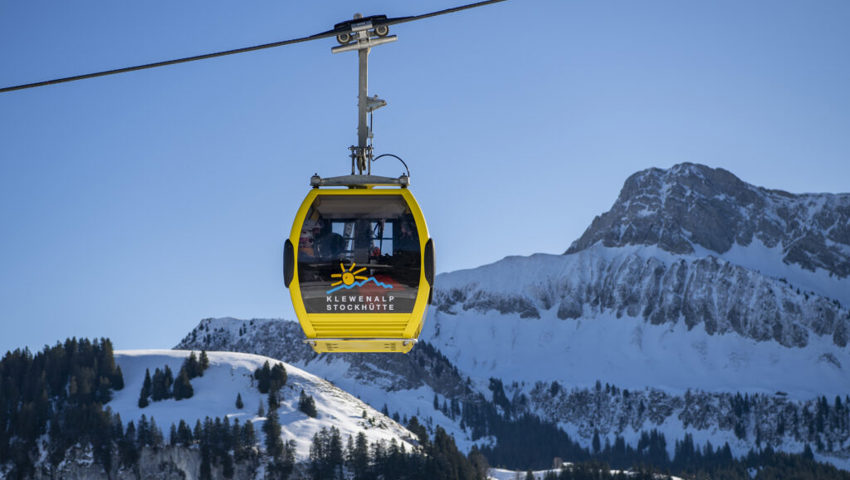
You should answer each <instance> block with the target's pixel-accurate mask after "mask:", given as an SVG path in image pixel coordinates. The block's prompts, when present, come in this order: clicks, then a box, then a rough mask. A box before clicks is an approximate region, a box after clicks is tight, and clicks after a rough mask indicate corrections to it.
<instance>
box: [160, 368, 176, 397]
mask: <svg viewBox="0 0 850 480" xmlns="http://www.w3.org/2000/svg"><path fill="white" fill-rule="evenodd" d="M162 373H163V379H162V380H163V384H164V386H165V391H164V393H163V395H164V396H163V398H171V397H172V396H173V394H172V387H173V385H174V374H173V373H171V367H169V366H168V365H166V366H165V370H164V371H163V372H162Z"/></svg>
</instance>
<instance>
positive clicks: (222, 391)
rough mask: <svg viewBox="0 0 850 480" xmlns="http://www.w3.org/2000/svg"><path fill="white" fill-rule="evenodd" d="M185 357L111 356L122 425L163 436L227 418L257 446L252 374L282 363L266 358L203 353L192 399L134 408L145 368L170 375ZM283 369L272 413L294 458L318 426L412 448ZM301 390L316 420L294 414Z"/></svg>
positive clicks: (390, 426)
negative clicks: (152, 426) (144, 425)
mask: <svg viewBox="0 0 850 480" xmlns="http://www.w3.org/2000/svg"><path fill="white" fill-rule="evenodd" d="M197 353H199V352H197V351H196V354H197ZM188 355H189V352H188V351H180V350H118V351H116V352H115V360H116V362H117V363H118V365H120V366H121V371H122V372H123V374H124V382H125V387H124V389H123V390H120V391H117V392H115V395H114V398H113V399H112V401H110V402H109V403H108V404H107V406H108V407H109V408H111V409H112V410H113V411H114V412H116V413H120V414H121V419H122V420H123V421H124V422H125V423H126V422H129V421H130V420H133V421H138V419H139V418H141V416H142V415H143V414H144V415H145V416H146V417H147V418H148V419H150V418H151V417H153V418H154V419H155V421H156V424H157V426H158V427H159V428H160V429H162V431H163V433H164V434H165V435H166V436H167V435H168V429H169V427H170V425H171V424H172V423H174V424H175V425H176V424H177V423H179V422H180V420H181V419H183V420H185V421H186V422H187V423H188V424H189V426H190V427H193V426H194V425H195V422H196V421H197V420H201V421H202V422H203V420H204V418H205V417H210V418H215V417H222V418H224V417H227V418H229V419H230V421H231V422H233V421H234V420H236V419H238V420H239V422H240V423H244V422H246V421H250V422H253V423H254V429H255V431H256V433H257V436H258V438H260V439H261V440H260V441H261V442H262V435H263V434H262V424H263V422H264V421H265V419H266V418H265V417H260V416H258V415H257V413H258V410H259V405H260V404H261V403H262V404H263V409H264V411H266V412H268V403H267V395H264V394H261V393H260V392H259V391H258V390H257V386H256V382H255V381H254V380H253V373H254V371H255V370H256V369H257V368H261V367H262V366H263V364H264V363H265V362H266V361H268V362H269V364H270V365H272V366H274V364H275V363H282V362H279V361H278V360H275V359H272V358H268V357H263V356H259V355H251V354H245V353H232V352H207V355H208V357H209V360H210V367H209V369H207V370H206V371H204V374H203V376H202V377H197V378H194V379H192V381H191V383H192V388H193V389H194V392H195V393H194V396H193V397H192V398H189V399H184V400H179V401H177V400H173V399H167V400H161V401H157V402H151V403H150V405H148V406H147V407H145V408H139V407H138V400H139V392H140V391H141V388H142V383H143V382H144V377H145V369H149V370H150V372H151V375H153V372H154V371H155V369H157V368H160V369H163V368H164V366H165V365H168V366H169V368H171V370H172V371H173V372H174V373H175V375H176V373H177V372H179V371H180V366H181V365H182V364H183V361H184V359H185V358H186V357H188ZM284 367H285V369H286V373H287V375H288V379H287V382H286V385H285V386H284V387H283V389H281V395H280V397H281V406H280V408H279V409H278V411H277V413H278V415H279V417H280V424H281V430H282V438H283V440H284V441H288V440H295V442H296V445H297V446H296V455H297V456H298V457H299V459H302V460H303V459H306V458H307V456H308V455H309V451H310V443H311V441H312V438H313V435H314V434H316V433H317V432H318V431H319V430H320V429H321V428H323V427H325V428H330V427H332V426H333V427H336V428H338V429H339V430H340V433H341V435H342V438H343V440H345V438H346V437H347V436H348V435H351V436H352V437H355V436H357V434H358V433H359V432H361V431H362V432H363V433H364V434H365V435H366V438H367V439H368V441H369V442H370V443H372V442H377V441H381V440H384V441H387V442H389V441H391V440H393V439H395V440H396V441H397V442H399V443H400V444H404V445H405V448H407V449H408V450H409V449H411V448H413V445H414V443H415V440H414V438H415V437H414V436H413V434H411V433H410V432H409V431H407V430H406V429H405V428H403V427H401V426H400V425H398V424H397V423H396V422H394V421H393V420H392V419H389V418H387V417H385V416H384V415H382V414H381V413H380V412H379V411H376V410H375V409H373V408H372V407H370V406H369V405H367V404H365V403H364V402H362V401H360V400H358V399H357V398H355V397H353V396H352V395H350V394H348V393H346V392H344V391H342V390H340V389H339V388H337V387H335V386H334V385H332V384H331V383H329V382H327V381H325V380H322V379H321V378H319V377H317V376H315V375H312V374H310V373H307V372H305V371H304V370H301V369H299V368H297V367H294V366H292V365H289V364H284ZM302 389H303V390H304V392H305V393H306V394H307V395H311V396H312V397H313V399H314V400H315V403H316V410H317V412H318V415H317V417H316V418H310V417H308V416H307V415H306V414H304V413H302V412H301V411H300V410H298V399H299V394H300V392H301V390H302ZM237 394H241V396H242V401H243V403H244V407H243V408H242V409H237V408H236V396H237ZM364 412H365V413H366V417H365V418H364V417H363V413H364Z"/></svg>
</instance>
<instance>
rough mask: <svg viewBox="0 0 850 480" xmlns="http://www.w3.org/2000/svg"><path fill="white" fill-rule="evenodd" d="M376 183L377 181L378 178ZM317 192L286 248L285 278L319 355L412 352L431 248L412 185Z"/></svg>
mask: <svg viewBox="0 0 850 480" xmlns="http://www.w3.org/2000/svg"><path fill="white" fill-rule="evenodd" d="M373 178H374V177H373ZM375 186H376V185H364V186H360V188H346V189H339V188H326V189H320V188H314V189H313V190H311V191H310V193H309V194H307V198H305V199H304V202H303V203H302V204H301V207H300V208H299V209H298V213H297V214H296V216H295V221H294V222H293V226H292V232H291V233H290V236H289V239H288V240H287V241H286V243H285V246H284V281H285V283H286V286H287V287H289V292H290V294H291V296H292V304H293V306H294V308H295V313H296V315H297V316H298V320H299V322H300V323H301V327H302V328H303V329H304V333H305V335H306V336H307V340H306V341H307V343H309V344H310V345H311V346H312V347H313V349H314V350H315V351H316V352H401V353H407V352H409V351H410V349H411V348H413V345H414V343H415V342H416V339H417V337H418V336H419V332H420V331H421V330H422V324H423V322H424V319H425V314H426V309H427V307H428V303H429V301H430V297H431V287H432V284H433V278H434V248H433V242H432V241H431V239H430V238H429V236H428V227H427V225H426V224H425V217H424V216H423V215H422V211H421V209H420V208H419V205H418V204H417V203H416V199H414V197H413V194H411V193H410V190H408V189H407V188H404V187H403V188H375Z"/></svg>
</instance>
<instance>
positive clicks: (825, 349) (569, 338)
mask: <svg viewBox="0 0 850 480" xmlns="http://www.w3.org/2000/svg"><path fill="white" fill-rule="evenodd" d="M738 253H739V252H738ZM761 253H762V254H764V255H768V254H769V252H764V251H762V252H761ZM740 255H741V256H746V255H743V254H740ZM749 256H750V257H752V258H753V259H755V260H754V261H756V262H757V261H758V260H757V259H758V258H760V257H759V256H758V255H755V254H753V252H752V251H751V252H750V255H749ZM766 264H767V265H769V264H770V263H769V262H766ZM752 266H754V265H752ZM786 267H788V269H787V270H785V271H784V274H785V275H786V276H784V277H782V278H784V279H785V281H781V280H778V279H774V278H767V277H765V276H764V275H762V274H760V273H758V272H756V271H754V270H749V269H745V268H743V267H740V266H737V265H733V264H732V263H731V262H727V261H725V260H722V259H717V258H716V257H712V258H709V259H708V260H706V259H699V258H698V257H696V256H680V255H673V254H670V253H668V252H665V251H662V250H660V249H658V248H657V247H653V246H650V247H637V246H629V247H620V248H604V247H600V246H594V247H591V248H589V249H587V250H583V251H581V252H578V253H576V254H571V255H543V254H537V255H532V256H530V257H508V258H506V259H504V260H502V261H499V262H496V263H494V264H490V265H486V266H483V267H479V268H477V269H473V270H465V271H459V272H452V273H448V274H442V275H440V276H438V277H437V281H436V287H437V295H436V298H437V305H436V306H437V308H436V309H432V310H431V312H430V313H429V319H428V321H427V322H426V323H425V327H424V329H423V332H422V335H421V337H420V338H421V339H423V340H426V341H428V342H429V343H431V344H433V345H435V346H436V347H437V348H439V350H440V351H441V352H442V353H443V354H444V355H446V356H447V357H448V358H449V360H450V361H452V363H454V364H455V365H456V366H457V367H458V368H459V369H460V370H461V371H463V372H464V374H466V375H470V376H471V377H472V378H473V379H479V380H482V381H486V379H487V378H489V377H491V376H492V377H497V378H501V379H502V380H503V381H504V382H505V383H510V382H513V381H517V382H528V383H533V382H535V381H551V380H558V381H561V382H564V383H566V384H567V385H574V386H591V385H593V384H594V383H595V381H596V380H602V381H603V382H611V383H612V384H615V385H617V386H619V387H621V388H643V387H654V388H659V389H664V390H668V391H671V392H679V393H681V392H683V391H685V390H686V389H688V388H695V389H702V390H705V391H727V392H728V391H731V392H736V391H740V392H759V393H768V394H773V393H775V392H777V391H782V392H786V393H788V394H789V395H790V396H791V398H795V399H810V398H813V397H816V396H819V395H827V396H828V397H829V398H833V397H834V396H835V395H842V396H843V395H845V394H846V393H847V392H848V391H850V374H848V370H847V368H850V349H848V347H846V346H842V345H840V342H839V341H838V340H836V339H837V338H839V335H838V334H839V333H841V332H846V327H847V324H848V322H850V320H848V318H847V315H848V311H847V309H846V307H844V306H839V305H836V303H835V302H834V301H833V300H829V299H826V298H824V297H821V296H818V295H816V294H813V293H806V292H804V291H800V292H799V293H798V288H797V287H795V286H794V285H795V283H796V282H797V281H798V277H799V276H794V275H793V274H794V271H793V270H792V269H796V268H798V267H796V266H787V265H786ZM773 273H776V272H773ZM818 278H820V277H818ZM808 280H811V279H808ZM820 280H823V283H825V284H828V283H829V281H831V280H830V278H829V276H828V275H823V278H822V279H820ZM841 281H846V279H845V280H841ZM801 283H803V282H801ZM811 284H812V283H811V282H810V283H809V285H811ZM832 285H833V286H836V288H837V286H840V285H839V284H838V283H833V284H832ZM849 287H850V286H849ZM839 340H840V338H839ZM780 342H782V343H780Z"/></svg>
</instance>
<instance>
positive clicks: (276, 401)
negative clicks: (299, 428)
mask: <svg viewBox="0 0 850 480" xmlns="http://www.w3.org/2000/svg"><path fill="white" fill-rule="evenodd" d="M278 407H280V398H279V396H278V393H277V390H271V391H269V411H270V412H271V411H273V410H277V409H278Z"/></svg>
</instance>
